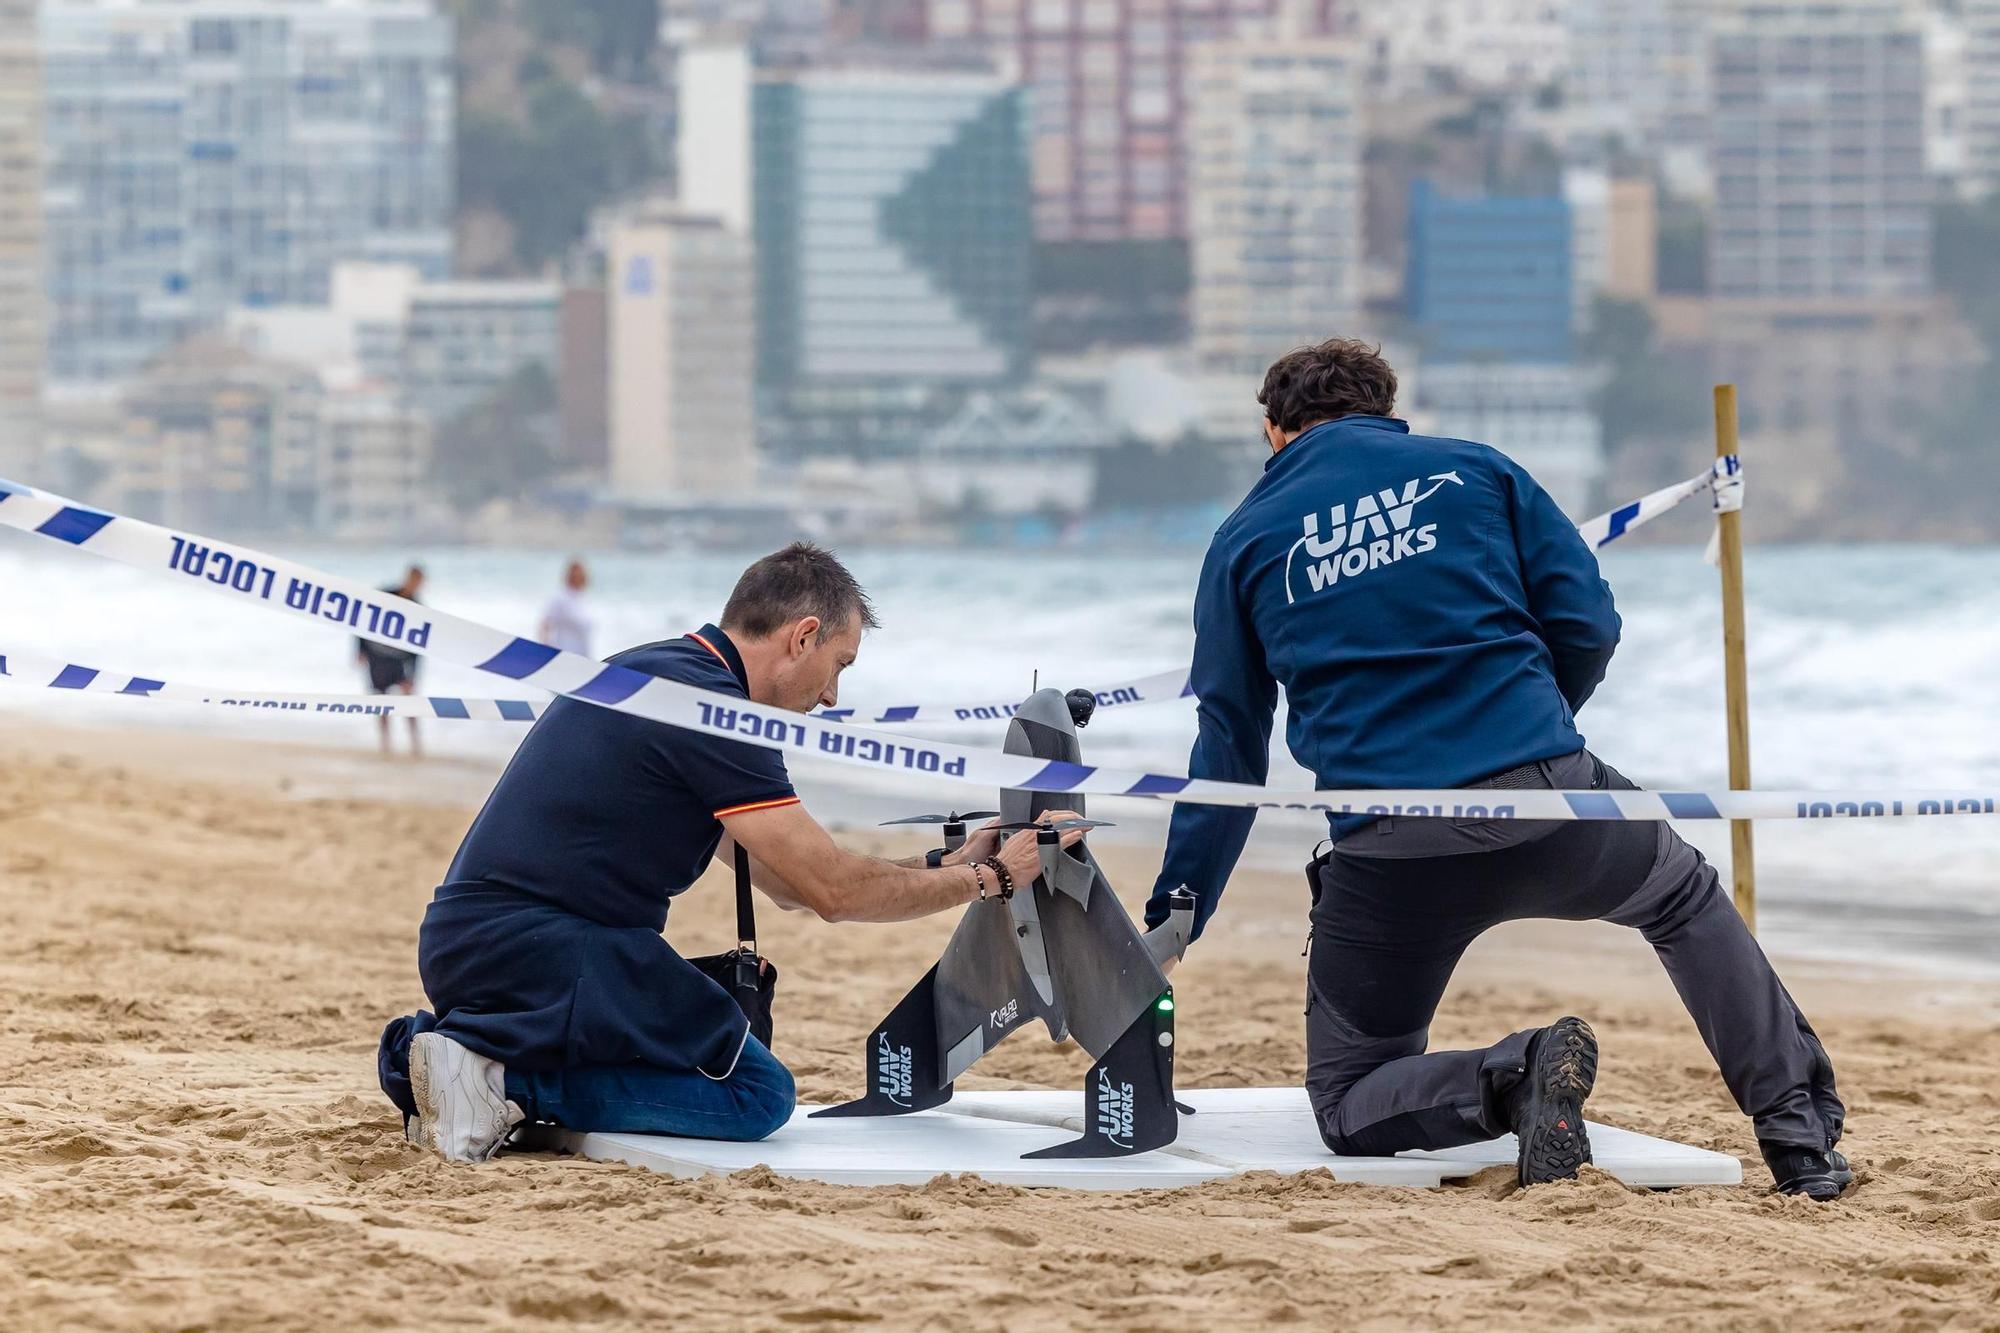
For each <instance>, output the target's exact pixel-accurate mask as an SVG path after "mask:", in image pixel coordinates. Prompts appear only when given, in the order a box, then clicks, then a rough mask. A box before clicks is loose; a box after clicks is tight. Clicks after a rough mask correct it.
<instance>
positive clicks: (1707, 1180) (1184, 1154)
mask: <svg viewBox="0 0 2000 1333" xmlns="http://www.w3.org/2000/svg"><path fill="white" fill-rule="evenodd" d="M1178 1095H1179V1097H1180V1100H1181V1101H1182V1102H1183V1103H1185V1104H1186V1105H1188V1106H1191V1107H1193V1108H1194V1111H1195V1113H1194V1114H1193V1115H1183V1116H1182V1117H1181V1122H1180V1137H1179V1138H1177V1139H1176V1140H1175V1141H1174V1142H1173V1143H1170V1144H1168V1145H1167V1146H1166V1147H1164V1148H1158V1149H1155V1150H1153V1151H1152V1152H1145V1153H1137V1154H1134V1155H1133V1156H1130V1157H1108V1158H1066V1159H1060V1160H1043V1161H1023V1160H1021V1154H1023V1153H1027V1152H1033V1151H1035V1150H1036V1149H1039V1148H1046V1147H1049V1146H1050V1145H1052V1144H1055V1143H1060V1142H1064V1141H1066V1140H1068V1139H1071V1138H1074V1137H1075V1136H1076V1135H1077V1134H1078V1133H1080V1132H1081V1128H1082V1124H1083V1094H1082V1093H1081V1092H1054V1091H1051V1092H968V1093H962V1094H960V1095H958V1096H956V1097H954V1098H953V1099H952V1100H951V1101H948V1102H946V1103H945V1104H944V1105H943V1106H941V1107H938V1108H937V1109H936V1110H932V1111H919V1112H917V1113H915V1114H913V1115H904V1116H883V1117H859V1118H854V1119H830V1120H813V1119H809V1118H808V1116H809V1114H810V1113H811V1112H812V1111H814V1110H817V1109H818V1108H817V1107H811V1106H801V1107H800V1108H799V1109H798V1110H797V1111H796V1112H794V1113H793V1115H792V1118H791V1120H790V1122H788V1123H787V1124H786V1125H785V1126H784V1128H782V1129H780V1130H779V1131H778V1132H777V1133H775V1134H773V1135H772V1136H771V1137H770V1138H768V1139H765V1140H763V1141H762V1142H759V1143H721V1142H717V1141H715V1140H712V1139H682V1138H671V1137H667V1136H663V1135H656V1134H569V1135H566V1136H565V1141H564V1144H563V1146H564V1147H565V1148H567V1149H568V1150H569V1151H571V1152H576V1153H580V1154H581V1155H583V1156H585V1157H588V1158H591V1159H593V1160H596V1161H609V1162H625V1163H628V1164H630V1165H632V1166H640V1167H645V1168H646V1169H647V1170H649V1171H658V1172H661V1173H662V1174H665V1175H670V1176H682V1177H688V1176H704V1175H726V1174H728V1173H729V1172H732V1171H745V1170H748V1169H749V1168H751V1167H754V1166H765V1167H769V1168H770V1169H771V1170H772V1171H774V1172H776V1173H777V1174H779V1175H781V1176H790V1177H793V1178H796V1179H800V1180H820V1181H825V1182H827V1183H829V1184H834V1185H921V1184H923V1183H924V1182H925V1181H927V1180H930V1179H932V1178H933V1177H935V1176H940V1175H945V1174H948V1173H949V1174H954V1175H964V1174H973V1175H978V1176H981V1177H984V1178H985V1179H987V1180H991V1181H994V1182H996V1183H999V1184H1005V1185H1028V1186H1050V1187H1060V1188H1066V1189H1087V1190H1127V1189H1173V1188H1175V1187H1177V1186H1181V1185H1195V1184H1199V1183H1201V1182H1202V1181H1204V1180H1216V1179H1219V1178H1221V1177H1223V1176H1233V1175H1238V1174H1240V1173H1242V1172H1245V1171H1277V1172H1280V1173H1283V1174H1292V1173H1296V1172H1300V1171H1310V1170H1314V1169H1317V1168H1324V1169H1325V1170H1328V1171H1330V1172H1332V1173H1333V1175H1334V1178H1335V1179H1337V1180H1348V1181H1354V1182H1357V1183H1361V1184H1369V1185H1411V1186H1419V1187H1424V1188H1429V1189H1436V1188H1437V1187H1438V1186H1440V1185H1442V1184H1443V1183H1444V1182H1445V1181H1446V1180H1455V1179H1459V1178H1462V1177H1465V1176H1469V1175H1472V1174H1474V1173H1475V1172H1478V1171H1483V1170H1485V1169H1486V1168H1487V1167H1490V1166H1512V1165H1513V1164H1514V1157H1515V1146H1514V1138H1513V1136H1512V1135H1509V1136H1507V1137H1506V1138H1502V1139H1494V1140H1492V1141H1491V1142H1488V1143H1477V1144H1471V1145H1468V1146H1465V1147H1461V1148H1452V1149H1448V1150H1446V1151H1444V1152H1408V1153H1403V1154H1401V1155H1400V1156H1396V1157H1335V1156H1334V1155H1333V1154H1331V1153H1329V1152H1328V1151H1327V1150H1326V1146H1325V1145H1324V1144H1322V1143H1321V1142H1320V1137H1319V1130H1318V1129H1317V1127H1316V1126H1315V1125H1314V1123H1313V1115H1312V1109H1311V1107H1310V1105H1309V1104H1308V1103H1307V1101H1306V1094H1305V1090H1304V1089H1303V1088H1196V1089H1191V1090H1187V1089H1184V1090H1182V1091H1181V1092H1180V1093H1179V1094H1178ZM1590 1144H1591V1149H1592V1153H1593V1156H1594V1158H1595V1160H1596V1163H1597V1165H1598V1166H1600V1167H1602V1168H1604V1169H1605V1170H1606V1171H1609V1172H1610V1173H1611V1174H1612V1175H1614V1176H1617V1177H1618V1178H1619V1179H1620V1180H1622V1181H1624V1182H1625V1183H1626V1184H1628V1185H1636V1186H1640V1187H1642V1188H1655V1189H1668V1188H1673V1187H1676V1186H1681V1185H1738V1184H1741V1183H1742V1181H1743V1168H1742V1165H1741V1163H1739V1162H1738V1161H1737V1160H1736V1159H1735V1158H1734V1157H1730V1156H1726V1155H1725V1154H1722V1153H1716V1152H1709V1151H1707V1150H1705V1149H1702V1148H1694V1147H1690V1146H1689V1145H1687V1144H1685V1143H1674V1142H1671V1141H1669V1140H1667V1139H1656V1138H1653V1137H1652V1136H1651V1135H1647V1134H1634V1133H1632V1132H1631V1131H1629V1130H1623V1129H1616V1128H1614V1127H1612V1126H1610V1125H1600V1124H1598V1123H1597V1122H1595V1121H1591V1122H1590Z"/></svg>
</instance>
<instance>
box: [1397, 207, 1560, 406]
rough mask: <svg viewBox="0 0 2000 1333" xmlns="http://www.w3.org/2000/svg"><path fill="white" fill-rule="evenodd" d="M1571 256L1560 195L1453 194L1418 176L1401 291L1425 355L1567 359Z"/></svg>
mask: <svg viewBox="0 0 2000 1333" xmlns="http://www.w3.org/2000/svg"><path fill="white" fill-rule="evenodd" d="M1571 262H1572V256H1571V244H1570V211H1569V204H1568V202H1567V201H1566V200H1564V199H1563V198H1562V197H1561V196H1560V195H1552V196H1549V197H1546V198H1539V197H1524V196H1495V195H1459V194H1451V193H1447V192H1445V191H1444V190H1442V189H1440V188H1439V187H1437V186H1435V185H1433V184H1432V183H1431V182H1430V181H1428V180H1418V181H1417V182H1416V183H1415V184H1414V185H1413V186H1412V187H1411V191H1410V240H1409V252H1408V260H1407V268H1406V273H1405V278H1404V288H1403V297H1404V302H1405V304H1406V306H1407V307H1408V311H1409V315H1410V318H1411V320H1412V321H1413V322H1414V323H1415V324H1416V325H1417V327H1418V330H1419V331H1420V333H1421V335H1422V338H1423V348H1424V360H1425V362H1426V364H1427V365H1428V364H1429V363H1432V362H1440V363H1449V362H1466V361H1471V362H1540V363H1544V364H1546V363H1565V362H1568V361H1570V360H1572V359H1573V357H1574V353H1575V345H1576V343H1575V336H1574V333H1573V329H1572V321H1573V319H1574V304H1573V297H1572V281H1573V274H1572V272H1571ZM1427 373H1428V372H1427Z"/></svg>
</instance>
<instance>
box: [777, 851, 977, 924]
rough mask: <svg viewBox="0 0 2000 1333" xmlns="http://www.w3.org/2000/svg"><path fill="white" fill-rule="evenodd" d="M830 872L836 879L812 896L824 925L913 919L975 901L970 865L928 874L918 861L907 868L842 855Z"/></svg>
mask: <svg viewBox="0 0 2000 1333" xmlns="http://www.w3.org/2000/svg"><path fill="white" fill-rule="evenodd" d="M830 870H831V871H832V874H833V875H834V876H837V878H834V879H832V880H831V881H830V882H829V883H827V884H824V885H822V886H820V888H821V891H820V892H819V893H818V894H816V895H815V897H817V898H818V899H820V901H821V904H822V905H821V906H820V907H818V908H816V910H818V911H819V913H820V915H821V916H823V917H825V918H826V919H827V920H829V921H878V922H881V921H914V920H916V919H917V918H918V917H925V916H931V915H934V914H935V913H938V912H943V911H947V910H949V909H951V908H953V907H958V906H962V905H963V904H965V903H969V902H972V901H973V900H975V899H976V898H978V897H979V882H978V879H977V878H976V876H975V873H974V871H973V870H972V868H971V867H970V866H946V867H943V868H942V869H938V870H930V869H927V868H925V866H924V865H923V858H922V857H917V858H915V864H914V865H912V864H911V863H909V862H905V861H884V860H882V859H881V858H879V857H874V856H861V855H859V854H857V853H854V852H846V851H843V852H840V853H839V854H838V860H837V861H836V863H835V864H834V865H833V866H832V867H830ZM985 873H986V883H987V887H988V889H992V888H994V887H996V885H995V883H994V879H993V874H992V872H991V871H987V872H985Z"/></svg>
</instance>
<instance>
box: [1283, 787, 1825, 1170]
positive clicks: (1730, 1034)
mask: <svg viewBox="0 0 2000 1333" xmlns="http://www.w3.org/2000/svg"><path fill="white" fill-rule="evenodd" d="M1501 785H1506V786H1515V787H1521V786H1538V787H1560V788H1618V789H1626V790H1629V789H1631V787H1632V785H1633V784H1631V783H1630V782H1627V781H1626V780H1625V779H1624V778H1623V777H1621V776H1620V775H1619V774H1617V773H1616V772H1614V771H1613V770H1612V769H1610V768H1608V767H1607V766H1605V765H1604V764H1603V763H1601V762H1600V761H1598V760H1597V759H1596V757H1595V756H1593V755H1591V754H1590V753H1589V752H1588V751H1581V750H1580V751H1578V752H1577V753H1576V754H1573V755H1565V756H1563V757H1561V758H1558V759H1551V760H1545V761H1543V762H1542V763H1541V764H1539V765H1537V766H1535V768H1534V769H1532V770H1530V771H1529V772H1528V774H1527V775H1526V777H1525V779H1524V778H1523V776H1522V775H1521V771H1520V770H1516V772H1515V773H1514V774H1510V775H1508V777H1507V778H1506V779H1505V780H1503V781H1502V783H1501ZM1310 873H1311V874H1312V876H1313V877H1314V879H1315V881H1316V894H1315V900H1314V903H1313V918H1312V919H1313V933H1312V945H1311V950H1310V953H1311V965H1310V969H1309V972H1308V978H1307V987H1306V1056H1307V1070H1306V1091H1307V1092H1308V1094H1310V1096H1311V1098H1312V1104H1313V1110H1314V1113H1315V1115H1316V1118H1317V1119H1318V1121H1319V1128H1320V1135H1321V1137H1322V1138H1324V1139H1325V1140H1326V1145H1327V1147H1329V1148H1331V1149H1332V1150H1333V1151H1334V1152H1336V1153H1340V1154H1343V1155H1348V1156H1387V1155H1389V1154H1392V1153H1397V1152H1401V1151H1403V1150H1405V1149H1410V1148H1449V1147H1454V1146H1456V1145H1458V1144H1461V1143H1477V1142H1480V1141H1482V1140H1485V1139H1490V1138H1496V1137H1498V1136H1500V1135H1502V1134H1505V1133H1508V1132H1509V1131H1510V1130H1511V1129H1512V1126H1511V1125H1510V1124H1508V1123H1507V1119H1506V1115H1505V1113H1504V1109H1503V1108H1504V1106H1505V1101H1506V1097H1507V1094H1508V1092H1509V1091H1511V1090H1512V1088H1513V1087H1514V1086H1515V1085H1516V1084H1517V1083H1518V1082H1519V1081H1520V1079H1521V1077H1522V1074H1523V1073H1524V1071H1525V1070H1526V1068H1527V1064H1528V1060H1527V1048H1528V1040H1529V1038H1530V1037H1532V1036H1533V1035H1534V1033H1533V1030H1529V1031H1525V1032H1516V1033H1514V1034H1513V1035H1511V1036H1509V1037H1506V1038H1504V1039H1503V1040H1501V1041H1500V1042H1498V1043H1497V1044H1495V1045H1493V1046H1489V1047H1487V1048H1486V1049H1484V1050H1476V1051H1433V1052H1430V1053H1428V1054H1426V1053H1425V1048H1426V1047H1427V1046H1428V1045H1429V1042H1430V1023H1431V1018H1432V1016H1433V1015H1434V1014H1435V1013H1436V1012H1437V1005H1438V1000H1439V999H1440V997H1442V995H1443V994H1444V988H1445V985H1446V983H1447V982H1449V981H1450V979H1451V974H1452V969H1453V968H1454V967H1456V966H1457V964H1458V960H1459V957H1460V955H1462V954H1463V953H1464V952H1465V949H1466V947H1467V946H1468V945H1470V944H1471V943H1472V941H1473V940H1474V939H1475V938H1477V937H1478V936H1479V935H1480V934H1481V932H1483V931H1485V930H1487V929H1488V928H1490V927H1492V926H1495V925H1498V924H1500V923H1501V922H1503V921H1515V920H1522V919H1527V918H1553V919H1556V920H1564V921H1588V920H1604V921H1612V922H1616V923H1617V924H1619V925H1621V926H1630V927H1632V928H1634V929H1635V930H1637V931H1639V932H1640V933H1641V934H1642V935H1644V936H1645V937H1646V940H1647V942H1648V943H1650V944H1651V945H1652V946H1653V948H1654V950H1655V952H1657V953H1658V954H1659V957H1660V962H1661V963H1662V964H1663V965H1664V966H1665V967H1666V969H1667V975H1668V976H1669V977H1671V978H1672V979H1673V983H1674V989H1675V990H1677V991H1678V992H1679V993H1680V997H1681V1003H1682V1004H1684V1005H1686V1006H1687V1010H1688V1013H1689V1014H1691V1015H1693V1017H1694V1021H1695V1026H1696V1028H1697V1029H1699V1030H1700V1032H1701V1038H1702V1040H1703V1041H1704V1042H1706V1043H1707V1045H1708V1050H1709V1054H1711V1055H1712V1056H1714V1057H1715V1062H1716V1065H1717V1066H1718V1067H1719V1068H1720V1069H1721V1071H1722V1078H1723V1081H1724V1082H1725V1083H1726V1084H1727V1085H1728V1087H1729V1091H1730V1093H1731V1094H1732V1095H1733V1096H1734V1097H1735V1098H1736V1105H1737V1106H1738V1107H1739V1108H1740V1109H1741V1110H1742V1111H1743V1112H1744V1113H1745V1114H1747V1115H1749V1116H1750V1117H1751V1118H1752V1120H1753V1121H1754V1122H1755V1124H1756V1131H1757V1138H1758V1139H1759V1141H1761V1142H1765V1143H1772V1144H1783V1145H1787V1146H1792V1147H1801V1148H1811V1149H1813V1150H1815V1151H1823V1150H1825V1149H1827V1148H1830V1147H1832V1146H1833V1145H1834V1144H1835V1143H1836V1142H1838V1141H1839V1139H1840V1130H1841V1123H1842V1121H1843V1119H1844V1118H1845V1114H1846V1112H1845V1110H1844V1108H1843V1107H1842V1106H1841V1103H1840V1098H1839V1097H1838V1096H1837V1095H1836V1094H1835V1091H1834V1084H1833V1065H1832V1063H1831V1062H1830V1061H1829V1060H1828V1059H1827V1055H1826V1050H1825V1048H1824V1047H1822V1046H1821V1045H1820V1042H1819V1038H1818V1037H1817V1036H1815V1035H1814V1033H1813V1030H1812V1028H1811V1027H1810V1026H1809V1025H1808V1024H1807V1023H1806V1020H1805V1018H1804V1017H1803V1016H1802V1015H1801V1014H1800V1013H1799V1010H1798V1006H1797V1005H1795V1004H1794V1003H1793V1002H1792V997H1791V995H1790V994H1788V993H1787V992H1786V990H1785V987H1784V985H1783V983H1781V982H1780V981H1779V980H1778V976H1777V973H1776V972H1774V971H1773V970H1772V969H1771V964H1770V961H1769V960H1768V959H1767V958H1765V956H1764V951H1763V950H1762V949H1760V948H1758V947H1757V941H1756V940H1755V939H1754V938H1752V937H1751V934H1750V932H1749V930H1748V929H1747V928H1746V927H1745V926H1744V924H1743V919H1742V918H1741V917H1740V916H1738V915H1737V913H1736V909H1735V907H1734V906H1733V905H1732V904H1731V903H1730V901H1729V898H1728V897H1727V896H1726V895H1725V894H1724V893H1723V892H1722V888H1721V885H1720V884H1719V883H1718V881H1717V877H1716V873H1715V869H1714V867H1712V866H1710V865H1709V864H1708V862H1707V861H1706V860H1704V859H1703V857H1702V856H1701V854H1700V853H1699V852H1697V851H1695V850H1694V848H1692V847H1690V846H1688V845H1687V843H1685V842H1683V841H1682V840H1681V838H1680V836H1679V835H1678V834H1676V833H1675V832H1674V831H1673V829H1672V828H1671V827H1669V826H1668V825H1667V824H1665V823H1663V822H1652V821H1649V822H1643V823H1642V822H1633V823H1612V822H1594V821H1579V822H1576V823H1547V822H1526V821H1522V822H1511V821H1488V822H1485V823H1478V824H1462V823H1458V822H1456V821H1451V820H1441V819H1414V820H1411V819H1405V820H1383V821H1380V822H1378V823H1377V824H1374V825H1370V826H1368V827H1366V828H1363V829H1361V830H1359V831H1358V832H1355V833H1352V834H1350V835H1348V836H1347V837H1346V838H1343V839H1342V840H1341V841H1340V842H1339V843H1338V844H1337V845H1336V846H1335V847H1334V848H1333V850H1332V851H1331V852H1329V853H1328V854H1327V855H1326V856H1323V857H1321V858H1320V859H1319V860H1317V861H1315V862H1314V863H1313V869H1312V871H1311V872H1310ZM1549 1017H1550V1019H1551V1021H1553V1019H1554V1018H1555V1015H1553V1014H1551V1015H1550V1016H1549Z"/></svg>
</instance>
